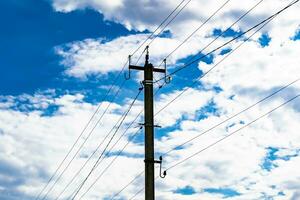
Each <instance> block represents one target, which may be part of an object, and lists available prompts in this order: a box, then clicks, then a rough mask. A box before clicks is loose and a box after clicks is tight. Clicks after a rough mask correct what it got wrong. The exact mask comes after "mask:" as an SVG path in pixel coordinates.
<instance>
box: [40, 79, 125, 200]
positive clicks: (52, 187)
mask: <svg viewBox="0 0 300 200" xmlns="http://www.w3.org/2000/svg"><path fill="white" fill-rule="evenodd" d="M125 81H126V80H124V81H123V82H122V83H121V86H120V87H119V88H118V90H117V91H116V93H115V95H114V96H113V98H112V101H111V102H110V103H109V104H108V105H107V107H106V109H105V110H104V112H103V113H102V115H101V116H100V118H99V119H98V120H97V122H96V124H94V126H93V128H92V129H91V130H90V132H89V134H88V135H87V137H85V138H84V140H83V143H81V145H80V146H79V148H78V149H77V151H76V152H75V154H74V155H73V157H72V158H71V160H70V161H69V162H68V164H67V165H66V166H65V167H64V169H63V171H62V172H61V173H60V174H59V175H58V177H57V178H56V180H55V181H54V183H53V184H52V186H51V187H50V189H48V191H47V192H46V193H45V195H44V196H43V198H42V200H45V199H46V198H47V196H48V195H49V194H50V192H51V191H52V190H53V189H54V187H55V186H56V185H57V183H58V181H59V180H60V179H61V177H62V176H63V175H64V173H65V172H66V171H67V169H68V168H69V167H70V165H71V164H72V162H73V160H74V159H75V158H76V156H77V155H78V153H79V152H80V150H81V149H82V148H83V146H84V145H85V144H86V142H87V141H88V139H89V138H90V136H91V135H92V133H93V131H94V130H95V129H96V127H97V126H98V124H99V123H100V121H101V120H102V118H103V117H104V115H105V114H106V112H107V111H108V109H109V107H110V106H111V105H112V102H113V101H114V100H115V98H116V97H117V96H118V94H119V93H120V91H121V89H122V88H123V86H124V84H125Z"/></svg>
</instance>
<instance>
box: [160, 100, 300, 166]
mask: <svg viewBox="0 0 300 200" xmlns="http://www.w3.org/2000/svg"><path fill="white" fill-rule="evenodd" d="M299 96H300V94H298V95H296V96H294V97H293V98H291V99H289V100H288V101H285V102H284V103H282V104H280V105H279V106H277V107H275V108H273V109H272V110H270V111H268V112H267V113H265V114H263V115H261V116H260V117H258V118H256V119H254V120H252V121H251V122H249V123H248V124H246V125H244V126H242V127H241V128H239V129H237V130H236V131H233V132H232V133H230V134H228V135H226V136H225V137H223V138H221V139H220V140H217V141H216V142H214V143H212V144H210V145H209V146H207V147H205V148H203V149H201V150H200V151H198V152H196V153H194V154H192V155H191V156H188V157H187V158H185V159H183V160H181V161H179V162H177V163H175V164H174V165H171V166H170V167H168V168H167V169H166V171H169V170H171V169H173V168H175V167H177V166H178V165H180V164H182V163H184V162H186V161H187V160H189V159H191V158H192V157H195V156H196V155H198V154H200V153H202V152H204V151H206V150H207V149H209V148H211V147H213V146H215V145H216V144H218V143H220V142H222V141H223V140H225V139H227V138H229V137H231V136H232V135H234V134H235V133H237V132H239V131H241V130H242V129H244V128H246V127H248V126H250V125H252V124H253V123H255V122H257V121H258V120H260V119H262V118H264V117H266V116H267V115H269V114H271V113H273V112H274V111H275V110H277V109H279V108H281V107H283V106H285V105H287V104H288V103H290V102H291V101H293V100H295V99H297V98H298V97H299Z"/></svg>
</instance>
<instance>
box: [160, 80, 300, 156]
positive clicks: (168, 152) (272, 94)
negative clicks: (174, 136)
mask: <svg viewBox="0 0 300 200" xmlns="http://www.w3.org/2000/svg"><path fill="white" fill-rule="evenodd" d="M299 80H300V79H299V78H298V79H296V80H294V81H292V82H290V83H288V84H287V85H285V86H283V87H281V88H279V89H278V90H276V91H274V92H272V93H271V94H269V95H268V96H266V97H264V98H262V99H260V100H259V101H257V102H255V103H254V104H252V105H250V106H248V107H247V108H244V109H243V110H241V111H239V112H237V113H235V114H233V115H231V116H230V117H228V118H226V119H225V120H223V121H221V122H219V123H217V124H215V125H214V126H212V127H210V128H208V129H207V130H205V131H203V132H202V133H200V134H198V135H196V136H194V137H192V138H191V139H189V140H187V141H185V142H183V143H181V144H179V145H176V146H174V147H172V148H171V149H170V150H169V151H167V152H165V153H163V154H162V155H161V156H165V155H167V154H170V153H171V152H172V151H175V150H176V149H178V148H180V147H183V146H184V145H186V144H188V143H190V142H191V141H193V140H195V139H197V138H199V137H201V136H202V135H204V134H206V133H208V132H210V131H212V130H214V129H215V128H217V127H219V126H221V125H222V124H224V123H226V122H228V121H230V120H231V119H233V118H235V117H237V116H239V115H240V114H242V113H244V112H246V111H248V110H250V109H251V108H253V107H255V106H256V105H258V104H260V103H262V102H264V101H266V100H267V99H269V98H271V97H273V96H274V95H276V94H278V93H279V92H281V91H283V90H285V89H287V88H288V87H290V86H291V85H293V84H295V83H296V82H298V81H299Z"/></svg>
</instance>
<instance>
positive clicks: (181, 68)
mask: <svg viewBox="0 0 300 200" xmlns="http://www.w3.org/2000/svg"><path fill="white" fill-rule="evenodd" d="M298 2H299V0H295V1H292V3H290V4H289V5H287V6H286V7H284V8H282V9H281V10H279V11H278V12H276V13H275V14H273V15H271V16H269V17H268V18H266V19H264V20H262V21H261V22H260V23H258V24H256V25H255V26H252V27H251V28H249V29H248V30H247V31H244V32H243V33H241V34H239V35H237V36H236V37H234V38H232V39H231V40H229V41H227V42H225V43H224V44H222V45H221V46H219V47H217V48H215V49H213V50H212V51H210V52H208V53H206V54H204V55H203V56H201V57H200V58H197V59H195V60H193V61H192V62H190V63H187V64H185V65H184V66H182V67H180V68H178V69H176V70H174V71H173V72H171V73H169V74H168V75H167V77H170V76H172V75H173V74H176V73H178V72H179V71H181V70H183V69H185V68H186V67H188V66H190V65H192V64H194V63H195V62H198V61H200V60H201V59H202V58H205V57H206V56H208V55H210V54H212V53H214V52H216V51H218V50H220V49H221V48H223V47H225V46H226V45H228V44H230V43H232V42H233V41H235V40H237V39H239V38H241V37H242V36H244V35H245V34H247V33H248V32H250V31H252V30H254V29H255V28H257V27H259V26H261V25H263V24H264V23H266V22H268V21H269V22H270V21H271V20H272V19H273V18H275V17H276V16H277V15H279V14H280V13H282V12H283V11H285V10H286V9H288V8H290V7H291V6H293V5H295V4H296V3H298ZM269 22H268V23H269ZM164 79H165V78H160V79H158V80H157V81H161V80H164Z"/></svg>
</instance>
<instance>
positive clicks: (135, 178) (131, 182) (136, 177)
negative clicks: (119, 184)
mask: <svg viewBox="0 0 300 200" xmlns="http://www.w3.org/2000/svg"><path fill="white" fill-rule="evenodd" d="M144 172H145V171H142V172H140V173H139V174H138V175H137V176H135V177H134V178H133V179H132V180H131V181H130V182H129V183H128V184H126V185H125V186H124V187H123V188H122V189H121V190H119V191H118V192H117V193H116V194H114V195H113V196H112V198H111V199H110V200H113V199H114V198H115V197H116V196H118V195H119V194H121V192H123V191H124V190H125V189H126V188H127V187H129V186H130V185H131V184H133V183H134V181H135V180H137V179H138V178H139V177H141V176H142V175H143V173H144Z"/></svg>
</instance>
